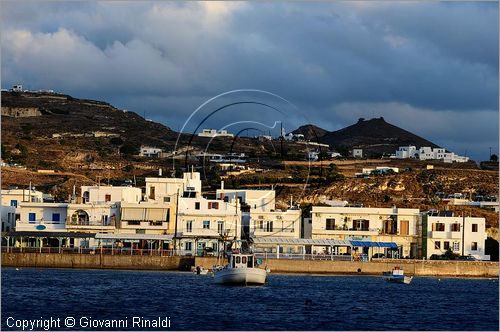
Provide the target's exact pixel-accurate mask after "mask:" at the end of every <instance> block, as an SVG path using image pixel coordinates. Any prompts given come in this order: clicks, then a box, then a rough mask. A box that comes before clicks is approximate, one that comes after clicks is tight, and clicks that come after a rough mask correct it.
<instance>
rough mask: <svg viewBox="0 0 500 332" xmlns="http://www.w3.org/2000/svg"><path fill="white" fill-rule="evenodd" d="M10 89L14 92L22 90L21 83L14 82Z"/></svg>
mask: <svg viewBox="0 0 500 332" xmlns="http://www.w3.org/2000/svg"><path fill="white" fill-rule="evenodd" d="M12 91H14V92H23V91H24V90H23V85H22V84H16V85H13V86H12Z"/></svg>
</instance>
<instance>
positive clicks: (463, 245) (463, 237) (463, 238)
mask: <svg viewBox="0 0 500 332" xmlns="http://www.w3.org/2000/svg"><path fill="white" fill-rule="evenodd" d="M464 241H465V212H462V256H464V249H465V242H464Z"/></svg>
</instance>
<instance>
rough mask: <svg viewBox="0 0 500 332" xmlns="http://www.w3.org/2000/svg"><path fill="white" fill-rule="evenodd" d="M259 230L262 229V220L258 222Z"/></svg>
mask: <svg viewBox="0 0 500 332" xmlns="http://www.w3.org/2000/svg"><path fill="white" fill-rule="evenodd" d="M258 223H259V229H264V220H259V221H258Z"/></svg>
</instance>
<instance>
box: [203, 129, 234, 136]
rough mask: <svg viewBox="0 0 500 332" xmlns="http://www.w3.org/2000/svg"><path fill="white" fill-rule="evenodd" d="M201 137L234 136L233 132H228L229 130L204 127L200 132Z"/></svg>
mask: <svg viewBox="0 0 500 332" xmlns="http://www.w3.org/2000/svg"><path fill="white" fill-rule="evenodd" d="M198 136H199V137H234V135H233V134H231V133H228V132H227V130H223V129H222V130H219V131H217V129H203V130H202V131H201V132H200V133H198Z"/></svg>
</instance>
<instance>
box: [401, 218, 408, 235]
mask: <svg viewBox="0 0 500 332" xmlns="http://www.w3.org/2000/svg"><path fill="white" fill-rule="evenodd" d="M399 227H400V229H399V235H409V234H410V222H409V221H408V220H401V221H400V223H399Z"/></svg>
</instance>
